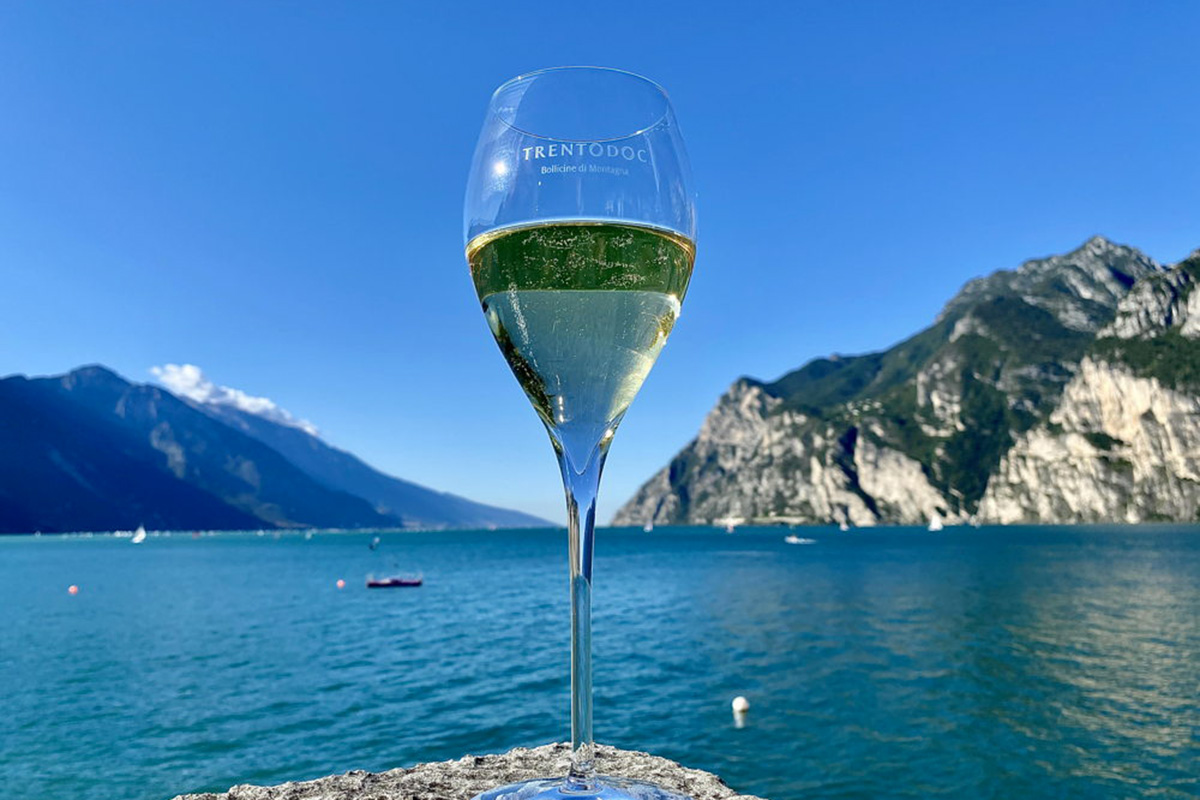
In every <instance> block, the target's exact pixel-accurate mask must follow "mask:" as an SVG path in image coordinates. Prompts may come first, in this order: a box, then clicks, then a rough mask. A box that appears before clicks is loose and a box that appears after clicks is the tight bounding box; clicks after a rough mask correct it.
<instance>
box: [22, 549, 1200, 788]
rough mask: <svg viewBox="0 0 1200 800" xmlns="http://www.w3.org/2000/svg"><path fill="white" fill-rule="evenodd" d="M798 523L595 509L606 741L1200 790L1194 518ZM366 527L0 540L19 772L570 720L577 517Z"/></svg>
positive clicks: (894, 780) (813, 765)
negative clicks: (452, 529)
mask: <svg viewBox="0 0 1200 800" xmlns="http://www.w3.org/2000/svg"><path fill="white" fill-rule="evenodd" d="M784 533H785V531H782V530H756V531H747V530H739V531H738V532H737V533H735V534H733V535H726V534H724V533H722V532H717V531H712V530H710V529H683V530H675V531H671V532H660V531H655V532H654V533H652V534H643V533H642V532H641V531H637V532H636V533H635V532H630V531H615V530H606V531H601V533H600V536H599V541H598V545H597V555H596V576H597V584H596V595H595V602H596V618H595V643H596V659H597V662H596V691H597V695H596V735H597V739H598V740H599V741H602V742H605V743H609V744H616V745H620V746H623V747H628V748H637V749H644V750H649V751H651V752H655V753H658V754H661V755H664V756H667V757H669V758H673V759H676V760H678V761H681V762H683V763H685V764H688V765H690V766H695V767H700V768H703V769H708V770H712V771H714V772H717V773H719V774H721V775H722V776H723V777H724V778H725V779H726V780H727V782H729V783H730V784H731V785H733V786H734V787H735V788H738V789H740V790H743V791H746V792H750V793H754V794H759V795H761V796H763V797H766V798H770V800H798V799H799V798H885V797H895V798H927V797H953V798H972V800H974V799H976V798H1014V797H1033V798H1043V797H1044V798H1140V797H1154V798H1182V797H1196V796H1200V779H1198V778H1197V775H1198V774H1200V744H1198V741H1200V530H1198V529H1197V528H1195V527H1187V528H1185V527H1158V526H1151V527H1139V528H1107V529H1105V528H1084V529H1065V528H996V529H987V528H985V529H981V530H959V529H947V530H946V531H944V532H942V533H939V534H931V533H927V532H924V531H918V530H914V529H890V530H880V531H873V532H852V533H846V534H842V533H838V532H837V531H834V530H831V529H806V530H805V531H803V532H802V535H805V536H809V537H811V538H814V539H817V540H818V541H817V543H816V544H814V545H809V546H794V545H788V544H785V543H784V541H783V536H784ZM370 538H371V537H370V534H325V535H317V536H315V537H314V538H312V539H311V540H306V539H304V537H303V536H301V535H295V534H293V535H288V536H284V537H282V538H280V539H274V538H273V537H271V536H270V535H267V536H264V537H258V536H254V535H221V536H216V537H204V538H200V539H194V538H192V537H190V536H184V535H179V534H176V535H175V536H172V537H170V538H165V537H151V538H150V539H148V540H147V541H146V542H145V543H144V544H142V545H136V546H135V545H132V544H130V543H129V541H128V540H127V539H126V540H121V539H112V538H109V537H95V538H90V539H83V538H77V539H67V538H51V537H41V538H39V539H32V538H19V539H17V538H6V539H0V610H2V613H3V615H4V619H3V627H2V628H0V681H2V689H0V691H2V694H0V698H2V699H0V785H2V786H3V787H4V792H3V794H4V796H5V797H6V798H9V800H15V799H19V800H26V799H28V800H33V799H34V798H36V799H37V800H46V799H57V798H64V799H66V798H70V799H71V800H113V798H129V799H130V800H143V799H144V800H161V799H162V798H167V797H170V796H172V795H174V794H175V793H178V792H182V791H189V790H190V791H195V790H203V789H209V790H223V789H225V788H228V787H229V786H230V785H232V784H234V783H240V782H253V783H272V782H281V781H284V780H288V779H299V778H312V777H317V776H320V775H324V774H328V773H331V772H339V771H345V770H349V769H369V770H381V769H386V768H390V767H396V766H403V765H409V764H413V763H416V762H418V761H427V760H440V759H446V758H453V757H458V756H461V755H464V754H466V753H478V752H484V751H502V750H505V749H507V748H510V747H513V746H516V745H536V744H539V743H544V742H549V741H553V740H558V739H562V738H563V737H564V736H566V732H567V731H568V718H567V709H568V697H567V694H568V678H567V624H566V614H567V591H566V589H567V579H566V546H565V534H564V533H563V532H561V531H560V532H524V533H485V532H463V533H437V534H393V535H385V536H384V537H383V544H382V546H381V547H380V548H379V550H378V551H376V552H372V551H371V550H370V549H368V547H367V543H368V541H369V540H370ZM393 563H395V564H397V565H399V567H400V569H401V570H402V571H421V572H423V573H424V575H425V580H426V584H425V586H423V587H422V588H420V589H403V590H382V591H381V590H371V591H368V590H367V589H366V588H364V585H363V579H364V577H365V575H366V574H367V573H368V572H372V571H375V572H387V571H389V570H390V569H391V567H392V565H393ZM339 578H342V579H344V580H345V581H346V582H347V585H346V588H345V589H342V590H339V589H337V588H336V586H335V582H336V581H337V580H338V579H339ZM71 584H77V585H78V586H79V593H78V594H77V595H75V596H72V595H69V594H68V592H67V587H68V586H69V585H71ZM736 695H745V696H746V697H747V698H748V699H749V700H750V703H751V709H750V712H749V714H748V715H747V717H746V720H745V725H744V727H741V728H738V727H737V726H735V724H734V721H733V719H732V715H731V713H730V701H731V699H732V698H733V697H734V696H736Z"/></svg>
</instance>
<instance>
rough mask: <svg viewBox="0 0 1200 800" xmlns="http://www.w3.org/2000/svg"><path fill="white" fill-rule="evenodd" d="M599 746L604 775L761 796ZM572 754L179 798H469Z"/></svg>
mask: <svg viewBox="0 0 1200 800" xmlns="http://www.w3.org/2000/svg"><path fill="white" fill-rule="evenodd" d="M596 751H597V752H596V755H597V763H598V764H600V767H601V772H602V773H604V774H612V775H619V776H621V777H622V778H629V779H632V780H639V781H649V782H651V783H657V784H658V785H660V786H662V787H664V788H666V789H670V790H672V791H676V792H681V793H683V794H686V795H690V796H691V797H692V798H694V799H695V800H761V798H756V797H751V796H749V795H743V794H738V793H737V792H735V791H734V790H733V789H730V788H729V787H728V786H726V785H725V782H724V781H722V780H721V779H720V778H718V777H717V776H716V775H713V774H711V773H708V772H703V771H701V770H698V769H688V768H687V767H683V766H680V765H679V764H676V763H675V762H674V761H669V760H667V759H665V758H660V757H658V756H652V755H650V754H648V753H639V752H636V751H630V750H619V749H617V748H615V747H607V746H604V745H600V746H598V747H597V748H596ZM570 755H571V749H570V746H569V745H567V744H564V743H559V744H548V745H544V746H542V747H537V748H533V749H527V748H524V747H518V748H517V749H515V750H511V751H509V752H507V753H504V754H502V755H489V756H466V757H465V758H460V759H458V760H457V761H442V762H439V763H432V764H418V765H417V766H415V767H411V768H408V769H393V770H389V771H388V772H378V773H373V772H364V771H361V770H357V771H354V772H347V773H346V774H345V775H332V776H330V777H328V778H320V779H318V780H315V781H303V782H291V783H284V784H281V785H279V786H248V785H243V786H234V787H233V788H232V789H230V790H229V791H228V792H226V793H224V794H186V795H180V796H178V797H176V798H174V800H470V799H471V798H472V797H474V796H475V795H477V794H478V793H480V792H482V791H485V790H487V789H492V788H495V787H497V786H502V785H504V784H509V783H516V782H518V781H524V780H529V779H531V778H545V777H549V776H554V775H563V774H565V773H566V771H567V765H568V763H569V761H570Z"/></svg>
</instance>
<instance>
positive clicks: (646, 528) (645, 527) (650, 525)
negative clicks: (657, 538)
mask: <svg viewBox="0 0 1200 800" xmlns="http://www.w3.org/2000/svg"><path fill="white" fill-rule="evenodd" d="M642 530H643V531H645V532H646V533H649V532H650V531H652V530H654V523H653V522H647V523H646V524H645V525H643V526H642Z"/></svg>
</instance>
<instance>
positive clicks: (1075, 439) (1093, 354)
mask: <svg viewBox="0 0 1200 800" xmlns="http://www.w3.org/2000/svg"><path fill="white" fill-rule="evenodd" d="M1198 276H1200V255H1198V254H1193V256H1191V257H1190V258H1189V259H1187V260H1185V261H1183V262H1181V263H1180V264H1178V265H1176V266H1175V267H1173V268H1171V269H1164V268H1163V267H1162V266H1160V265H1159V264H1157V263H1155V262H1154V261H1153V260H1152V259H1150V258H1148V257H1146V256H1145V255H1143V254H1142V253H1140V252H1138V251H1137V250H1135V249H1133V248H1131V247H1127V246H1124V245H1118V244H1115V243H1113V242H1111V241H1108V240H1107V239H1104V238H1103V237H1094V238H1092V239H1090V240H1088V241H1087V242H1085V243H1084V244H1083V245H1082V246H1081V247H1079V248H1078V249H1076V250H1074V251H1072V252H1070V253H1067V254H1065V255H1060V256H1054V257H1051V258H1045V259H1036V260H1032V261H1028V262H1026V263H1024V264H1022V265H1021V266H1020V267H1019V268H1018V269H1016V270H1010V271H1000V272H996V273H994V274H992V275H989V276H987V277H984V278H979V279H976V280H973V281H971V282H969V283H968V284H967V285H966V286H965V287H964V288H963V289H962V290H961V291H960V292H959V293H958V294H957V295H956V296H955V297H954V298H953V299H951V300H950V302H949V303H947V304H946V306H945V308H944V309H943V311H942V313H941V314H940V315H939V316H938V318H937V319H936V320H935V321H934V323H933V325H931V326H930V327H929V328H927V329H925V330H924V331H921V332H920V333H918V334H916V335H915V336H912V337H911V338H909V339H907V340H905V341H903V342H901V343H899V344H897V345H896V346H895V347H892V348H890V349H889V350H886V351H883V352H879V353H870V354H866V355H860V356H849V357H839V356H833V357H830V358H827V359H816V360H814V361H812V362H810V363H808V364H806V365H804V366H803V367H801V368H800V369H798V370H796V371H794V372H791V373H789V374H787V375H785V376H783V377H782V378H780V379H779V380H777V381H775V382H773V383H763V382H760V381H756V380H753V379H750V378H742V379H740V380H738V381H736V382H735V383H734V384H733V386H732V387H731V388H730V389H729V390H728V391H727V392H726V393H725V395H724V396H723V397H722V398H721V399H720V400H719V401H718V403H717V405H716V407H715V408H714V409H713V411H712V412H710V414H709V415H708V417H707V418H706V420H705V421H704V424H703V426H702V428H701V430H700V433H699V435H698V436H697V437H696V439H695V440H694V441H692V442H691V443H690V444H689V445H688V446H687V447H685V448H684V449H683V450H682V451H681V452H680V453H679V454H678V455H677V456H676V457H675V458H674V459H673V460H672V461H671V463H670V464H669V465H667V466H666V467H665V468H664V469H662V470H661V471H660V472H659V473H658V474H656V475H655V476H654V477H652V478H651V479H650V480H649V481H648V482H647V483H646V484H645V485H643V486H642V487H641V488H640V489H639V490H638V492H637V493H636V494H635V496H634V497H633V498H632V499H631V500H630V501H629V502H627V503H626V504H625V505H624V506H623V507H622V508H621V509H620V510H619V511H618V512H617V514H616V517H615V519H614V524H643V523H645V522H648V521H653V522H655V523H658V524H672V523H677V524H678V523H707V522H710V521H713V520H724V519H737V520H753V521H775V522H796V523H825V522H842V521H845V522H848V523H850V524H853V525H859V526H862V525H874V524H879V523H899V524H921V523H924V522H925V521H927V520H929V519H931V518H933V517H934V516H938V517H941V518H943V519H945V520H946V521H967V520H977V521H980V522H1001V523H1009V522H1055V523H1057V522H1097V521H1107V520H1119V521H1131V522H1134V521H1143V520H1156V519H1172V520H1194V519H1197V511H1198V509H1200V415H1198V414H1197V411H1198V410H1200V406H1198V405H1197V402H1198V401H1197V397H1198V396H1200V293H1197V292H1192V287H1193V285H1194V284H1195V282H1196V280H1197V279H1198Z"/></svg>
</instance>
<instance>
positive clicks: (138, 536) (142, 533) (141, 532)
mask: <svg viewBox="0 0 1200 800" xmlns="http://www.w3.org/2000/svg"><path fill="white" fill-rule="evenodd" d="M129 541H131V542H133V543H134V544H141V543H142V542H144V541H146V528H145V527H144V526H142V525H138V529H137V530H136V531H134V532H133V538H132V539H130V540H129Z"/></svg>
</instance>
